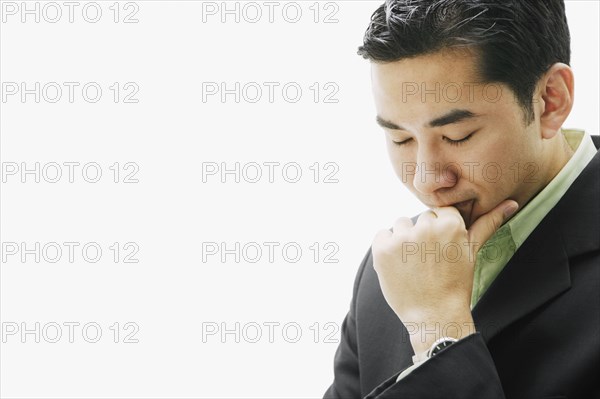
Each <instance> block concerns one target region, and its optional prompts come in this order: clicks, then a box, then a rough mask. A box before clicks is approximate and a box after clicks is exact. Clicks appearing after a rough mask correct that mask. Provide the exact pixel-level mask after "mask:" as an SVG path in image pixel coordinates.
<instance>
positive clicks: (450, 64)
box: [371, 49, 502, 123]
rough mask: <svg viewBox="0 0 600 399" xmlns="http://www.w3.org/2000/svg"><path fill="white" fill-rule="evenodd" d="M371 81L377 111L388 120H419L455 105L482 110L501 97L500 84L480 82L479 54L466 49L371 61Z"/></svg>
mask: <svg viewBox="0 0 600 399" xmlns="http://www.w3.org/2000/svg"><path fill="white" fill-rule="evenodd" d="M371 81H372V87H373V94H374V98H375V104H376V107H377V111H378V113H379V115H380V116H382V117H384V118H386V119H388V120H394V119H396V120H398V119H401V120H403V121H405V120H407V119H410V120H411V121H414V122H415V123H418V119H419V118H422V119H431V117H434V116H436V114H442V113H444V112H446V111H447V110H448V109H452V108H462V109H472V110H474V111H481V112H483V111H484V110H485V109H486V108H489V107H490V106H494V105H498V104H497V103H498V100H499V99H498V96H500V98H501V97H502V87H501V86H500V85H493V87H491V86H490V85H486V84H484V83H483V82H481V78H480V77H479V73H478V55H477V54H476V53H475V52H474V51H471V50H467V49H463V50H452V51H449V50H444V51H439V52H436V53H432V54H427V55H421V56H417V57H413V58H408V59H403V60H400V61H395V62H388V63H372V64H371ZM490 99H491V100H493V101H486V100H490Z"/></svg>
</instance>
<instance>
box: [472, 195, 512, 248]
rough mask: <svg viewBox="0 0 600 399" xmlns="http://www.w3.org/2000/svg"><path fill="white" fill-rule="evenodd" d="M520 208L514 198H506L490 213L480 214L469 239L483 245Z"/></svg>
mask: <svg viewBox="0 0 600 399" xmlns="http://www.w3.org/2000/svg"><path fill="white" fill-rule="evenodd" d="M517 209H519V204H518V203H517V202H516V201H513V200H505V201H503V202H501V203H500V204H499V205H498V206H496V207H495V208H494V209H492V210H491V211H489V212H488V213H486V214H484V215H482V216H480V217H479V218H478V219H477V220H476V221H475V223H473V225H472V226H471V228H470V229H469V241H470V242H474V243H477V246H481V245H483V244H484V243H485V242H486V241H487V240H489V238H490V237H491V236H492V235H493V234H494V233H495V232H496V231H497V230H498V229H499V228H500V226H502V224H504V222H505V221H507V220H508V219H509V218H510V217H511V216H512V215H514V214H515V212H516V211H517Z"/></svg>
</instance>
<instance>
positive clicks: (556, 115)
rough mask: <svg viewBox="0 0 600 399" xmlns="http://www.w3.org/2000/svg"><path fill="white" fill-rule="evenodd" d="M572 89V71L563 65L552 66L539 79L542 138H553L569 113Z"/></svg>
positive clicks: (571, 106)
mask: <svg viewBox="0 0 600 399" xmlns="http://www.w3.org/2000/svg"><path fill="white" fill-rule="evenodd" d="M574 87H575V85H574V76H573V70H572V69H571V68H570V67H569V66H568V65H566V64H563V63H556V64H554V65H552V67H550V69H549V70H548V71H547V72H546V73H545V74H544V76H542V78H541V79H540V82H539V84H538V98H541V101H539V102H538V106H539V107H540V109H539V111H540V128H541V133H542V138H545V139H550V138H552V137H554V136H555V135H556V134H557V133H558V131H559V130H560V128H561V126H562V125H563V123H564V122H565V120H566V119H567V116H569V114H570V113H571V109H572V108H573V94H574Z"/></svg>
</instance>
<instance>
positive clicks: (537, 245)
mask: <svg viewBox="0 0 600 399" xmlns="http://www.w3.org/2000/svg"><path fill="white" fill-rule="evenodd" d="M593 138H594V144H595V145H596V148H598V136H593ZM599 201H600V152H598V153H596V156H595V157H594V158H593V159H592V161H591V162H590V164H588V166H587V167H586V168H585V169H584V170H583V171H582V172H581V174H580V175H579V176H578V178H577V179H576V180H575V182H573V184H572V186H571V188H570V189H569V190H568V191H567V193H565V195H564V196H563V198H561V199H560V201H559V202H558V204H557V205H556V206H555V207H554V208H553V209H552V210H551V211H550V212H549V213H548V215H546V217H545V218H544V219H543V220H542V221H541V223H540V224H539V225H538V226H537V227H536V229H535V230H534V231H533V232H532V233H531V235H530V236H529V237H528V239H527V240H525V242H524V243H523V244H522V245H521V247H519V249H518V250H517V251H516V252H515V254H514V255H513V257H512V258H511V260H510V261H509V262H508V263H507V265H506V266H505V267H504V269H503V270H502V271H501V272H500V274H499V275H498V277H496V279H495V280H494V281H493V282H492V284H491V285H490V287H489V288H488V290H487V291H486V292H485V293H484V294H483V296H482V297H481V299H480V300H479V302H477V304H476V305H475V307H474V308H473V311H472V314H473V320H474V321H475V325H476V327H477V330H478V331H480V332H481V334H482V335H483V338H484V340H485V342H486V343H487V342H489V341H490V340H491V339H492V338H493V337H494V336H495V335H496V334H498V333H499V332H500V331H502V330H503V329H504V328H506V327H507V326H508V325H510V324H512V323H513V322H515V321H517V320H518V319H520V318H521V317H523V316H525V315H527V314H528V313H530V312H532V311H533V310H535V309H536V308H538V307H540V306H541V305H543V304H544V303H546V302H548V301H550V300H551V299H552V298H554V297H556V296H557V295H560V294H561V293H562V292H564V291H566V290H568V289H569V288H570V287H571V278H570V272H569V258H571V257H573V256H576V255H579V254H582V253H585V252H589V251H593V250H596V249H598V248H600V223H599V220H600V211H599V208H598V205H597V204H598V203H599ZM590 204H595V205H594V206H593V207H591V209H590Z"/></svg>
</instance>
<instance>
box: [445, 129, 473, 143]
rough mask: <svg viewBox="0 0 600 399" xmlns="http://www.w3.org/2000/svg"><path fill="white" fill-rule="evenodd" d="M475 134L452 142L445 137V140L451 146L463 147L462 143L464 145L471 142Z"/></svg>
mask: <svg viewBox="0 0 600 399" xmlns="http://www.w3.org/2000/svg"><path fill="white" fill-rule="evenodd" d="M474 134H475V132H472V133H470V134H469V135H468V136H467V137H465V138H462V139H460V140H451V139H449V138H448V137H444V139H445V140H446V141H447V142H448V143H450V144H451V145H461V144H462V143H464V142H465V141H467V140H469V139H470V138H471V137H472V136H473V135H474Z"/></svg>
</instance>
